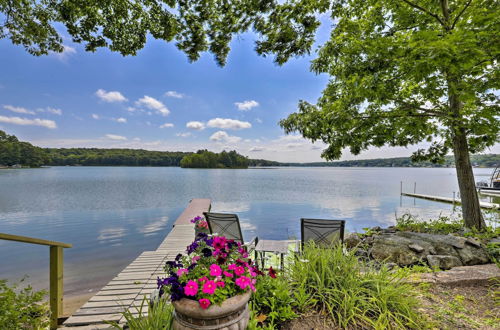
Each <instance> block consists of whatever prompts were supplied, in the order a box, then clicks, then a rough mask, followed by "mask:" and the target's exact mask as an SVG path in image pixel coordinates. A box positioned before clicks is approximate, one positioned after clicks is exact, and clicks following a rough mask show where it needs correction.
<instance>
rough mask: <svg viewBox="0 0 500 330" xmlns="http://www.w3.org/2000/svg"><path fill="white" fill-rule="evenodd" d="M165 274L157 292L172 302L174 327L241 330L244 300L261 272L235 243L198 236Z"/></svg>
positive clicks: (245, 311)
mask: <svg viewBox="0 0 500 330" xmlns="http://www.w3.org/2000/svg"><path fill="white" fill-rule="evenodd" d="M165 271H166V272H167V273H168V274H169V276H168V277H166V278H158V288H159V289H160V296H161V295H170V299H171V300H172V304H173V306H174V308H175V313H174V314H175V315H174V324H173V326H174V329H199V328H200V327H203V328H205V327H207V329H208V328H210V329H246V326H247V324H248V320H249V311H248V300H249V299H250V296H251V293H252V291H255V283H256V280H257V276H259V275H263V274H262V272H260V271H259V269H258V268H257V266H255V265H254V264H253V262H252V260H250V259H249V256H248V252H247V250H246V249H245V247H244V246H242V245H241V243H239V242H235V241H234V240H229V239H226V238H225V237H223V236H213V237H211V236H208V235H207V234H205V233H200V234H198V235H197V238H196V240H195V241H194V242H193V243H192V244H191V245H189V246H188V247H187V255H185V256H183V255H181V254H179V255H177V257H176V258H175V260H174V261H168V262H167V263H166V266H165Z"/></svg>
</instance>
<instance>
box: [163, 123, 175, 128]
mask: <svg viewBox="0 0 500 330" xmlns="http://www.w3.org/2000/svg"><path fill="white" fill-rule="evenodd" d="M169 127H174V124H172V123H165V124H163V125H160V128H169Z"/></svg>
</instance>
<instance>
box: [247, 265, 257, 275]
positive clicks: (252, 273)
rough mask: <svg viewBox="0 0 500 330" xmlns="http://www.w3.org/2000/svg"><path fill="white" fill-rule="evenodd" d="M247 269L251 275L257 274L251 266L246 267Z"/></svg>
mask: <svg viewBox="0 0 500 330" xmlns="http://www.w3.org/2000/svg"><path fill="white" fill-rule="evenodd" d="M248 271H249V272H250V276H252V277H255V276H257V273H256V272H255V270H254V268H253V267H250V268H248Z"/></svg>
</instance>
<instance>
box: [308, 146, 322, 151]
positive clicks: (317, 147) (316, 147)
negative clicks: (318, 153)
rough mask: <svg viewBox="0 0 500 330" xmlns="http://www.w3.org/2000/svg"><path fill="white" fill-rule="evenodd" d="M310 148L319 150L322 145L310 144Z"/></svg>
mask: <svg viewBox="0 0 500 330" xmlns="http://www.w3.org/2000/svg"><path fill="white" fill-rule="evenodd" d="M311 149H312V150H321V149H323V147H322V146H318V145H312V146H311Z"/></svg>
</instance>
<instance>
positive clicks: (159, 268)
mask: <svg viewBox="0 0 500 330" xmlns="http://www.w3.org/2000/svg"><path fill="white" fill-rule="evenodd" d="M210 204H211V201H210V199H193V200H191V201H190V202H189V205H188V206H187V208H186V209H185V210H184V212H182V214H181V215H180V216H179V217H178V218H177V220H176V221H175V223H174V228H172V230H171V231H170V233H169V234H168V235H167V237H166V238H165V240H164V241H163V242H162V243H161V244H160V246H159V247H158V248H157V249H156V250H155V251H145V252H143V253H142V254H141V255H139V257H137V259H135V260H134V261H133V262H132V263H131V264H130V265H128V266H127V267H126V268H125V269H124V270H122V271H121V272H120V273H119V274H118V275H117V276H116V277H115V278H113V279H112V280H111V281H110V282H109V283H108V284H107V285H106V286H105V287H103V288H102V289H101V290H100V291H99V292H98V293H97V294H96V295H95V296H93V297H92V298H90V300H89V301H88V302H87V303H85V304H84V305H83V306H82V307H80V309H78V310H77V311H76V312H75V313H74V314H73V315H72V316H70V317H69V318H68V319H67V320H66V321H65V322H64V323H63V326H62V328H64V329H75V330H77V329H79V330H83V329H86V330H90V329H109V328H110V325H109V324H107V323H106V321H114V322H117V323H119V324H121V325H124V324H125V321H126V320H125V318H124V317H123V315H122V314H121V313H122V312H123V311H125V310H127V309H129V310H130V312H131V313H132V314H134V315H137V311H136V309H135V308H136V307H139V306H140V305H141V303H142V301H143V299H144V298H146V299H148V298H149V295H150V294H151V292H153V290H154V289H156V287H157V285H156V279H157V277H159V276H164V275H165V272H164V271H163V266H164V265H165V262H166V261H168V260H173V259H174V258H175V256H176V255H177V254H178V253H184V252H185V250H186V247H187V246H188V245H189V244H191V242H192V241H193V240H194V225H193V224H192V223H191V222H190V221H189V220H190V219H192V218H194V217H195V216H198V215H202V214H203V212H207V211H209V210H210ZM147 304H148V303H146V304H145V308H144V309H145V310H144V311H143V312H145V313H146V314H147Z"/></svg>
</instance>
